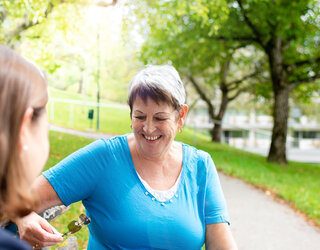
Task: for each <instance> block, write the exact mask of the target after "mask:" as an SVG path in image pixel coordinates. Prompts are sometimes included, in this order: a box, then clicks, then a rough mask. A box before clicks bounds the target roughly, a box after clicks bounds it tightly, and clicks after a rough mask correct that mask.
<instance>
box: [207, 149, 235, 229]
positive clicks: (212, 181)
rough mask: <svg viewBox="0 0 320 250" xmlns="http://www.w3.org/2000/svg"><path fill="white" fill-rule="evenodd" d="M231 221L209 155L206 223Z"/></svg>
mask: <svg viewBox="0 0 320 250" xmlns="http://www.w3.org/2000/svg"><path fill="white" fill-rule="evenodd" d="M221 222H227V223H228V224H229V225H230V222H229V216H228V211H227V205H226V201H225V198H224V195H223V192H222V188H221V185H220V181H219V176H218V173H217V170H216V167H215V165H214V163H213V161H212V158H211V156H210V155H209V154H208V157H207V181H206V195H205V223H206V224H213V223H221Z"/></svg>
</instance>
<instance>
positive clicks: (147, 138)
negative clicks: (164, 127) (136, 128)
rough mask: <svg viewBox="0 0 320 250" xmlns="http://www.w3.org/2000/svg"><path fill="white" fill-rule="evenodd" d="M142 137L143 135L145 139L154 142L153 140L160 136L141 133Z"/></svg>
mask: <svg viewBox="0 0 320 250" xmlns="http://www.w3.org/2000/svg"><path fill="white" fill-rule="evenodd" d="M143 137H144V138H145V139H146V140H147V141H151V142H154V141H157V140H158V139H160V138H161V135H158V136H147V135H143Z"/></svg>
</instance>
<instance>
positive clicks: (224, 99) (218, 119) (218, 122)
mask: <svg viewBox="0 0 320 250" xmlns="http://www.w3.org/2000/svg"><path fill="white" fill-rule="evenodd" d="M230 62H231V59H229V60H227V61H224V62H221V64H220V90H221V103H220V107H219V113H218V114H217V115H216V116H213V115H212V114H210V112H209V116H210V117H211V119H213V120H214V121H213V123H214V125H213V128H212V129H211V131H210V133H211V140H212V141H214V142H218V143H220V142H221V133H222V119H223V116H224V114H225V112H226V110H227V106H228V103H229V98H228V93H229V89H228V87H227V85H226V81H227V76H228V72H229V68H230Z"/></svg>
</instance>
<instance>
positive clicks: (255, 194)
mask: <svg viewBox="0 0 320 250" xmlns="http://www.w3.org/2000/svg"><path fill="white" fill-rule="evenodd" d="M50 129H52V130H56V131H60V132H65V133H71V134H76V135H80V136H85V137H89V138H93V139H99V138H101V137H104V138H108V137H112V135H106V134H99V133H93V132H82V131H76V130H73V129H66V128H60V127H56V126H51V127H50ZM219 176H220V180H221V185H222V188H223V190H224V194H225V197H226V200H227V204H228V210H229V214H230V218H231V230H232V232H233V235H234V237H235V239H236V242H237V244H238V247H239V250H320V230H319V229H318V228H315V227H312V226H310V225H308V224H307V223H306V222H305V221H304V220H303V218H302V217H299V216H297V215H296V214H295V211H294V210H293V209H291V208H289V207H287V206H286V205H282V204H280V203H278V202H276V201H274V200H273V199H272V198H271V197H269V196H267V195H266V194H265V193H263V192H262V191H260V190H258V189H255V188H251V187H249V186H248V185H247V184H246V183H244V182H243V181H241V180H238V179H235V178H231V177H228V176H226V175H224V174H222V173H219Z"/></svg>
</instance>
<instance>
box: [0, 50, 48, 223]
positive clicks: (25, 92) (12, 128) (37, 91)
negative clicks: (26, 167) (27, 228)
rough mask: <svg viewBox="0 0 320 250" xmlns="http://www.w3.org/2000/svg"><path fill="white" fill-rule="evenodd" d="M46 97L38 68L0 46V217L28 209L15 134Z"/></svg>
mask: <svg viewBox="0 0 320 250" xmlns="http://www.w3.org/2000/svg"><path fill="white" fill-rule="evenodd" d="M44 88H45V89H44ZM46 94H47V91H46V81H45V79H44V77H43V76H42V74H41V72H40V71H39V69H37V68H36V67H35V66H34V65H33V64H32V63H30V62H28V61H27V60H26V59H24V58H23V57H21V56H20V55H19V54H17V53H16V52H14V51H13V50H11V49H9V48H7V47H6V46H3V45H1V44H0V121H1V123H0V159H1V161H0V218H1V217H2V218H5V217H15V216H21V215H25V214H27V213H28V212H30V209H31V207H32V204H33V201H32V199H31V198H30V195H29V194H27V193H26V192H25V189H26V183H25V173H24V171H23V168H22V167H21V166H22V162H21V161H20V154H19V132H20V126H21V123H22V119H23V116H24V113H25V111H26V109H27V108H28V107H34V106H35V105H37V102H38V101H39V100H40V99H41V98H45V95H46Z"/></svg>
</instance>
